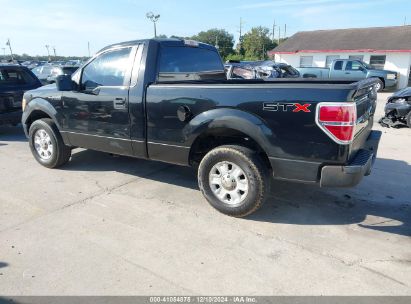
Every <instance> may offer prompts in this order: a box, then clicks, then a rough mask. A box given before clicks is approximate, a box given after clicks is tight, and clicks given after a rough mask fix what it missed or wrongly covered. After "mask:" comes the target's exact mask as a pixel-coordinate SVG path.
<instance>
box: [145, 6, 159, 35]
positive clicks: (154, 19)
mask: <svg viewBox="0 0 411 304" xmlns="http://www.w3.org/2000/svg"><path fill="white" fill-rule="evenodd" d="M146 17H147V19H149V20H150V21H151V22H153V23H154V38H156V37H157V26H156V23H157V21H158V19H160V15H155V14H154V13H153V12H148V13H147V14H146Z"/></svg>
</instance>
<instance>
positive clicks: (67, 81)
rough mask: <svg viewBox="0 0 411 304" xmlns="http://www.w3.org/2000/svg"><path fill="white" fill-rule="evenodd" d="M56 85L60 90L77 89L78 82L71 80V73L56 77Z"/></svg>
mask: <svg viewBox="0 0 411 304" xmlns="http://www.w3.org/2000/svg"><path fill="white" fill-rule="evenodd" d="M56 86H57V90H58V91H74V90H76V87H77V86H76V83H75V82H74V81H73V80H71V76H69V75H59V76H57V78H56Z"/></svg>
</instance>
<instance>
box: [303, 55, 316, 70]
mask: <svg viewBox="0 0 411 304" xmlns="http://www.w3.org/2000/svg"><path fill="white" fill-rule="evenodd" d="M312 66H313V56H300V67H302V68H306V67H312Z"/></svg>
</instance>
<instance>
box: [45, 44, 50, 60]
mask: <svg viewBox="0 0 411 304" xmlns="http://www.w3.org/2000/svg"><path fill="white" fill-rule="evenodd" d="M45 47H46V49H47V55H48V56H49V61H51V58H50V50H49V48H50V46H49V45H48V44H46V45H45Z"/></svg>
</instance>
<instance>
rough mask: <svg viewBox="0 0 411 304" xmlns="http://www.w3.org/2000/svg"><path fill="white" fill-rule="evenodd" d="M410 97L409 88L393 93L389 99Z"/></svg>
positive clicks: (410, 91)
mask: <svg viewBox="0 0 411 304" xmlns="http://www.w3.org/2000/svg"><path fill="white" fill-rule="evenodd" d="M410 96H411V87H408V88H404V89H402V90H399V91H398V92H396V93H394V94H393V95H392V96H391V97H390V99H391V98H398V97H410Z"/></svg>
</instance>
